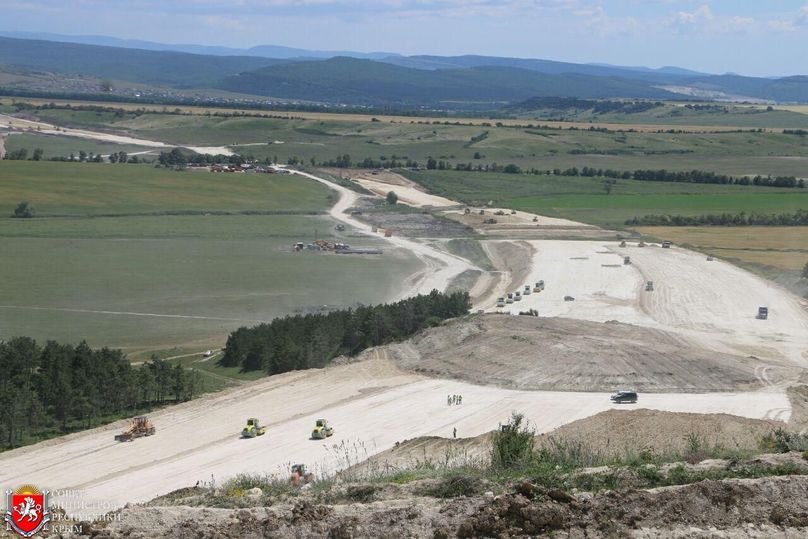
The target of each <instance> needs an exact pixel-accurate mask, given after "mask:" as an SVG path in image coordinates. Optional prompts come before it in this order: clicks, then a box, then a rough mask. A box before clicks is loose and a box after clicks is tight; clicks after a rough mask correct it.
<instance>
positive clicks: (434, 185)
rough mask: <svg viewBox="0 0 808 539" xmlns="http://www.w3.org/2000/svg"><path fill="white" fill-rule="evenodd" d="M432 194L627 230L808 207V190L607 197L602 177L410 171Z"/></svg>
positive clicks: (719, 188)
mask: <svg viewBox="0 0 808 539" xmlns="http://www.w3.org/2000/svg"><path fill="white" fill-rule="evenodd" d="M405 174H406V175H407V176H408V177H409V178H411V179H412V180H414V181H416V182H418V183H420V184H421V185H424V186H425V187H426V188H427V189H428V190H429V191H430V192H433V193H436V194H439V195H442V196H445V197H447V198H451V199H454V200H461V201H464V202H467V203H469V204H475V205H479V204H485V203H487V202H489V201H493V202H494V205H495V206H503V207H507V208H514V209H520V210H525V211H531V212H536V213H540V214H543V215H549V216H552V217H564V218H567V219H573V220H578V221H583V222H586V223H592V224H596V225H602V226H609V227H621V226H623V224H624V223H625V221H626V220H627V219H630V218H632V217H635V216H643V215H649V214H663V213H664V214H672V215H701V214H710V213H736V212H740V211H745V212H747V213H752V212H755V213H784V212H793V211H795V210H798V209H808V190H806V189H778V188H769V187H753V186H736V185H709V184H690V183H664V182H642V181H635V180H618V182H617V184H616V185H615V186H614V187H613V190H612V192H611V194H609V195H607V194H606V193H605V191H604V189H603V183H602V181H601V180H600V179H597V178H581V177H563V176H533V175H527V174H491V173H477V172H455V171H435V170H433V171H420V172H411V171H408V172H405Z"/></svg>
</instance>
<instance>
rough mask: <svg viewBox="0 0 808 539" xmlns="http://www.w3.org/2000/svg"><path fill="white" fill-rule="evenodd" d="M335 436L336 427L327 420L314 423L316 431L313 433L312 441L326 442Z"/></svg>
mask: <svg viewBox="0 0 808 539" xmlns="http://www.w3.org/2000/svg"><path fill="white" fill-rule="evenodd" d="M333 435H334V427H332V426H331V425H329V424H328V420H327V419H318V420H317V421H316V422H315V423H314V430H313V431H311V439H312V440H324V439H326V438H328V437H329V436H333Z"/></svg>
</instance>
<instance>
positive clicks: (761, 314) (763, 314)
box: [757, 307, 769, 320]
mask: <svg viewBox="0 0 808 539" xmlns="http://www.w3.org/2000/svg"><path fill="white" fill-rule="evenodd" d="M757 319H758V320H768V319H769V308H768V307H758V313H757Z"/></svg>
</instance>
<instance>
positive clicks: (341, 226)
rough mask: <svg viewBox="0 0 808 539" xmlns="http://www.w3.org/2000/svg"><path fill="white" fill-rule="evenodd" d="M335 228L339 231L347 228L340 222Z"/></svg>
mask: <svg viewBox="0 0 808 539" xmlns="http://www.w3.org/2000/svg"><path fill="white" fill-rule="evenodd" d="M334 230H336V231H337V232H342V231H343V230H345V225H343V224H342V223H340V224H338V225H337V226H335V227H334Z"/></svg>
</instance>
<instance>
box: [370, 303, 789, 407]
mask: <svg viewBox="0 0 808 539" xmlns="http://www.w3.org/2000/svg"><path fill="white" fill-rule="evenodd" d="M382 350H384V351H385V353H387V354H388V355H389V356H390V357H391V358H392V359H393V360H394V361H395V363H396V364H397V365H398V366H399V367H401V368H402V369H405V370H408V371H411V372H414V373H418V374H425V375H427V376H431V377H438V378H452V379H455V380H460V381H463V382H468V383H472V384H484V385H497V386H500V387H504V388H509V389H538V390H554V391H595V392H597V391H615V390H618V389H634V390H637V391H640V392H641V393H643V394H644V393H646V392H654V393H673V392H678V393H683V394H684V393H700V392H710V391H713V392H715V391H755V390H763V389H772V390H774V391H782V388H780V387H778V385H779V384H782V383H784V382H786V381H789V380H794V379H796V378H798V377H799V375H800V373H801V372H803V370H802V369H800V368H799V367H795V366H793V365H791V364H789V363H787V362H784V363H783V364H777V363H769V362H766V361H762V360H759V359H755V358H750V357H747V356H739V355H730V354H723V353H721V352H715V351H712V350H705V349H704V348H701V347H697V346H694V345H693V344H692V343H690V342H688V339H687V338H686V337H683V336H681V335H679V334H677V333H672V332H667V331H663V330H660V329H655V328H646V327H641V326H634V325H630V324H620V323H613V322H610V323H606V324H604V323H600V322H588V321H584V320H573V319H569V318H545V317H533V316H507V315H494V314H491V315H484V316H475V317H470V318H465V319H459V320H454V321H452V322H450V323H448V324H444V325H442V326H440V327H436V328H430V329H427V330H425V331H423V332H421V333H419V334H418V335H415V336H414V337H412V338H411V339H408V340H406V341H404V342H400V343H393V344H389V345H386V346H384V347H382ZM683 398H688V397H683ZM787 412H788V410H783V414H786V413H787Z"/></svg>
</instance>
